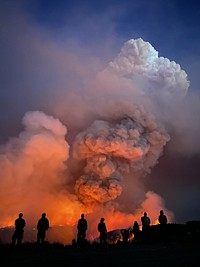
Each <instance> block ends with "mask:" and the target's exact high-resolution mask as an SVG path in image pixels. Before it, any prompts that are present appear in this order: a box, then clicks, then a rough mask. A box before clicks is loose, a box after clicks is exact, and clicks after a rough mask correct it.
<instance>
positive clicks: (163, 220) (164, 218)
mask: <svg viewBox="0 0 200 267" xmlns="http://www.w3.org/2000/svg"><path fill="white" fill-rule="evenodd" d="M158 221H159V223H160V224H162V225H163V224H167V216H166V215H165V214H164V211H163V210H161V211H160V215H159V217H158Z"/></svg>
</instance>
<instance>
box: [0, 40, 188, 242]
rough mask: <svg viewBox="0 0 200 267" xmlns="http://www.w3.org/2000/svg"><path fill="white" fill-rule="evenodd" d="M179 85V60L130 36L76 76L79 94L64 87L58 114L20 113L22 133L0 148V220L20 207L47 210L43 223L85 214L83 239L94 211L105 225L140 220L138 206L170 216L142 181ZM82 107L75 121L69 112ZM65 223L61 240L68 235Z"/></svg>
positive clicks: (31, 214) (32, 213) (32, 212)
mask: <svg viewBox="0 0 200 267" xmlns="http://www.w3.org/2000/svg"><path fill="white" fill-rule="evenodd" d="M188 87H189V82H188V80H187V74H186V73H185V71H184V70H182V69H181V67H180V65H178V64H176V63H175V62H174V61H170V60H169V59H167V58H163V57H159V56H158V52H157V51H156V50H155V49H154V48H153V47H152V46H151V44H150V43H148V42H145V41H143V40H142V39H141V38H140V39H136V40H134V39H131V40H129V41H127V42H126V43H125V44H124V45H123V47H122V49H121V52H120V53H119V54H118V55H117V57H116V58H115V59H113V61H112V62H110V63H108V65H107V66H106V67H105V68H104V69H103V70H102V71H99V72H98V73H96V75H95V77H92V78H91V79H90V80H89V81H88V80H87V82H85V83H84V86H83V89H82V90H83V92H84V98H83V99H81V100H80V98H79V97H78V96H76V97H75V96H74V95H73V93H72V92H70V91H69V90H66V95H65V98H64V99H65V100H66V99H68V100H66V103H61V104H60V106H59V108H57V109H54V111H55V110H57V114H58V113H60V114H61V116H60V117H58V116H56V112H53V111H52V113H54V114H53V115H52V114H46V113H45V112H44V111H28V112H27V113H26V114H25V115H24V117H23V119H22V123H23V127H24V128H23V131H22V132H21V133H20V134H19V136H18V137H15V138H11V139H10V140H9V141H8V142H7V143H6V144H4V145H2V146H1V148H0V172H1V175H0V179H1V182H0V192H1V204H0V224H1V225H0V226H1V227H5V226H11V225H13V221H14V219H15V218H16V216H17V215H18V213H19V212H21V211H22V212H23V213H24V217H25V219H26V220H27V223H29V224H31V225H35V224H36V222H37V219H38V218H39V216H40V215H41V213H42V212H46V213H47V217H49V220H50V224H51V226H53V225H55V226H58V225H59V226H65V225H67V226H70V227H72V228H73V227H75V225H76V223H77V220H78V219H79V217H80V214H81V213H83V212H84V213H85V214H86V218H87V219H88V223H89V229H88V238H90V239H92V238H95V237H96V236H97V235H98V233H97V228H96V226H97V223H98V221H99V219H100V218H101V217H102V216H103V217H104V218H106V224H107V228H108V229H109V230H113V229H116V228H125V227H129V226H132V225H133V222H134V220H138V222H139V223H140V217H141V215H142V214H143V212H144V211H147V212H148V214H149V216H150V217H151V221H152V223H156V222H157V217H158V214H159V210H160V209H164V210H165V213H166V215H167V216H168V220H169V221H172V220H173V218H174V214H173V211H169V210H168V209H167V207H165V201H164V200H163V199H162V196H159V195H158V194H156V192H152V191H149V190H148V188H145V185H144V181H145V179H147V178H148V176H149V175H150V173H151V171H152V169H153V168H154V166H155V165H157V164H159V159H160V157H161V156H162V155H163V153H164V150H165V146H166V145H167V144H168V143H169V142H170V140H171V137H170V132H169V130H168V128H167V125H166V124H165V122H166V120H167V118H168V117H169V116H170V115H169V114H170V112H171V107H172V104H173V103H175V104H176V103H179V102H180V101H181V100H182V99H183V98H184V97H185V96H186V94H187V90H188ZM72 99H73V100H74V101H73V102H71V100H72ZM70 102H71V103H70ZM72 106H74V107H76V106H77V110H76V109H75V108H72ZM161 106H162V111H160V107H161ZM58 110H59V112H58ZM76 112H77V113H76ZM81 114H82V115H83V114H84V116H82V117H81V118H82V121H81V123H80V125H79V127H78V125H77V123H78V120H74V121H73V119H71V118H78V117H79V116H81ZM70 115H71V118H70V119H69V117H70ZM70 231H71V232H70V233H66V239H65V242H70V241H71V238H72V237H75V238H76V229H75V228H73V229H72V230H70ZM57 239H58V236H55V237H54V241H59V240H57Z"/></svg>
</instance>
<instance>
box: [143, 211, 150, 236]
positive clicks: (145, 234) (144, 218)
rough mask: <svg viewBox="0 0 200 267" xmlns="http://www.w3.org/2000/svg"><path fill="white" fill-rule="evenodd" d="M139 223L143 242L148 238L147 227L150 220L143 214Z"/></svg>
mask: <svg viewBox="0 0 200 267" xmlns="http://www.w3.org/2000/svg"><path fill="white" fill-rule="evenodd" d="M141 222H142V238H143V240H147V239H148V238H149V226H150V223H151V220H150V218H149V217H148V216H147V213H146V212H144V215H143V216H142V217H141Z"/></svg>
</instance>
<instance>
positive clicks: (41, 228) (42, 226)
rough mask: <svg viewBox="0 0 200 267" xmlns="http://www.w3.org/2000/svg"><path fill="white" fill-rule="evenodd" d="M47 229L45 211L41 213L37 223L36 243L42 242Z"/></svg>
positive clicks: (47, 223)
mask: <svg viewBox="0 0 200 267" xmlns="http://www.w3.org/2000/svg"><path fill="white" fill-rule="evenodd" d="M48 229H49V220H48V219H47V218H46V213H42V217H41V218H40V219H39V220H38V223H37V230H38V232H37V243H38V244H40V243H44V241H45V237H46V231H47V230H48Z"/></svg>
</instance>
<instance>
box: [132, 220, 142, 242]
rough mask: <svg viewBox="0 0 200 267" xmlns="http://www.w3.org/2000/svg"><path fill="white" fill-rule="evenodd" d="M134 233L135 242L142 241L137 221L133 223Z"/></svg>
mask: <svg viewBox="0 0 200 267" xmlns="http://www.w3.org/2000/svg"><path fill="white" fill-rule="evenodd" d="M133 234H134V242H136V243H138V242H139V241H140V234H141V231H140V227H139V224H138V222H137V221H135V222H134V224H133Z"/></svg>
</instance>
